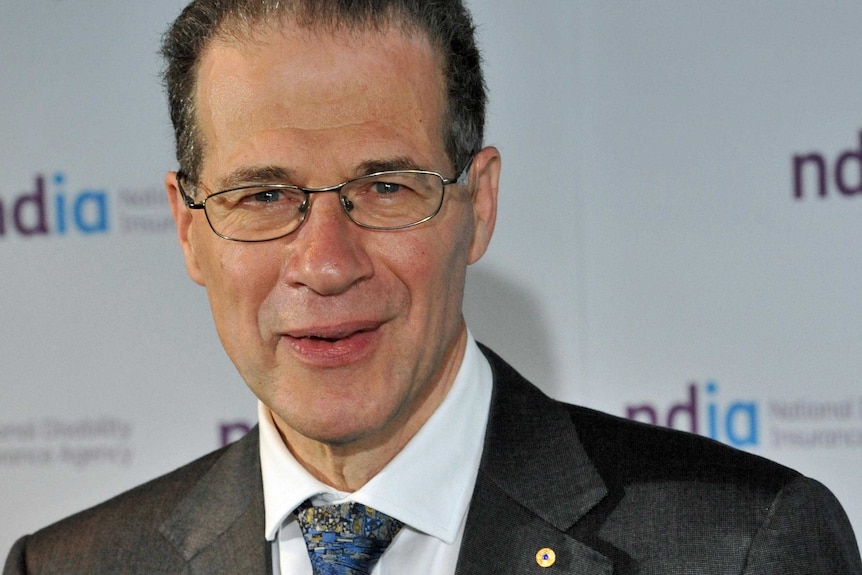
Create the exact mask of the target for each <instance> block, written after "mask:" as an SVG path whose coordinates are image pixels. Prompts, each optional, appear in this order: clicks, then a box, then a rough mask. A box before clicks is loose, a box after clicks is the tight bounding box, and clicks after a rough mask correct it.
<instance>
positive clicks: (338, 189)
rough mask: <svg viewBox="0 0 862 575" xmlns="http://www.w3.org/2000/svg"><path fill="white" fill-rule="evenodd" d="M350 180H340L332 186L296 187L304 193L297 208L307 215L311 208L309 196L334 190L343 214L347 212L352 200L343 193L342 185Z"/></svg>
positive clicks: (347, 183)
mask: <svg viewBox="0 0 862 575" xmlns="http://www.w3.org/2000/svg"><path fill="white" fill-rule="evenodd" d="M350 183H351V181H347V182H342V183H340V184H336V185H334V186H327V187H325V188H301V187H297V189H298V190H300V191H301V192H302V193H304V194H305V201H304V202H302V204H301V205H300V206H299V210H300V211H301V212H303V213H304V214H305V215H306V216H307V212H309V211H310V210H311V197H312V195H314V194H325V193H327V192H335V193H337V194H338V203H339V205H340V206H341V209H342V211H344V213H345V214H348V217H349V212H350V210H352V209H353V202H351V201H350V200H349V199H348V198H347V196H345V195H344V192H343V191H344V187H345V186H347V185H349V184H350Z"/></svg>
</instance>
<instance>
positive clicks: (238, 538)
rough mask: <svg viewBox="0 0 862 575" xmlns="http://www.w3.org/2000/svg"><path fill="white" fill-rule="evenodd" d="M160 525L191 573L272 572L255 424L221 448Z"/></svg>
mask: <svg viewBox="0 0 862 575" xmlns="http://www.w3.org/2000/svg"><path fill="white" fill-rule="evenodd" d="M161 531H162V534H163V535H164V536H165V537H166V538H167V539H168V540H169V541H170V542H171V543H172V544H173V545H174V547H176V549H177V550H178V551H179V553H180V554H181V555H182V557H183V558H184V559H185V560H186V561H187V562H188V569H189V570H188V573H190V574H195V573H200V574H207V575H210V574H212V573H261V574H263V573H271V572H272V571H271V569H270V563H271V560H272V553H271V551H270V549H269V545H268V543H267V542H266V541H265V540H264V538H263V532H264V505H263V483H262V481H261V476H260V449H259V440H258V433H257V427H255V428H254V429H253V430H252V431H251V432H249V433H248V434H247V435H246V436H245V437H243V438H242V439H241V440H239V441H238V442H237V443H235V444H233V445H231V446H230V447H228V448H227V449H225V450H224V452H223V453H222V456H221V457H219V458H218V459H217V460H216V462H215V464H214V465H213V466H212V468H211V469H210V470H209V471H208V472H207V473H206V474H205V475H204V476H203V477H202V478H201V480H200V481H198V482H197V483H196V484H195V485H194V487H193V488H192V489H191V491H190V492H189V494H188V495H187V496H186V497H185V499H183V501H182V502H181V503H180V505H179V506H178V507H177V508H176V509H175V510H174V512H173V514H172V515H171V516H170V517H169V518H168V519H167V521H165V523H164V524H163V525H162V526H161ZM184 572H185V571H184Z"/></svg>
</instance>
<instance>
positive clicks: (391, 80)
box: [196, 24, 446, 169]
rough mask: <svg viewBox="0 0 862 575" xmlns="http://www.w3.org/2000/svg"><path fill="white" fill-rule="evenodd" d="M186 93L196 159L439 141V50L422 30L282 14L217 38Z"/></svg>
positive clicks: (219, 160)
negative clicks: (308, 21)
mask: <svg viewBox="0 0 862 575" xmlns="http://www.w3.org/2000/svg"><path fill="white" fill-rule="evenodd" d="M196 100H197V109H198V114H197V115H198V120H199V128H200V130H201V135H202V136H203V141H204V168H205V169H206V167H207V165H208V164H211V163H212V162H211V160H214V161H215V162H216V165H217V166H218V167H219V168H226V167H227V166H226V165H225V164H237V163H242V162H245V163H249V162H252V161H254V162H257V163H260V162H270V163H278V162H277V161H276V160H277V158H272V157H270V158H264V157H260V156H267V155H269V156H277V155H278V154H279V151H282V152H283V151H285V150H286V149H287V148H291V153H292V154H294V156H296V155H299V156H301V155H302V154H308V155H310V154H316V155H320V154H321V153H325V154H334V155H336V156H338V155H339V154H342V155H348V154H350V153H355V152H356V148H361V147H362V146H367V147H369V148H370V149H374V148H375V146H383V147H384V148H385V147H391V148H393V149H391V150H381V152H382V153H383V154H384V155H386V154H397V155H399V156H405V155H406V156H410V155H411V154H412V153H413V152H411V150H409V149H408V150H404V149H403V148H405V147H406V148H411V147H412V148H415V149H416V150H414V152H417V153H419V154H420V155H421V154H423V153H424V154H425V155H434V154H436V153H437V152H439V151H440V150H442V149H443V142H442V132H443V130H442V122H443V118H444V116H445V104H446V98H445V82H444V81H443V72H442V65H441V63H440V59H439V57H438V55H437V53H436V51H435V50H434V49H433V48H432V46H431V44H430V42H429V41H428V39H427V37H426V36H425V35H424V34H422V33H420V32H414V31H411V30H410V29H405V28H402V27H386V28H381V29H379V30H378V29H371V30H346V29H338V30H323V29H320V30H318V29H309V28H301V27H297V26H295V25H292V24H285V25H279V26H277V27H276V26H266V27H263V28H258V29H255V30H253V31H251V32H249V33H246V34H243V35H234V36H230V37H221V38H218V39H216V40H213V41H212V42H211V44H210V45H209V46H208V47H207V49H206V50H205V52H204V54H203V55H202V58H201V63H200V68H199V73H198V85H197V90H196ZM395 148H402V149H400V150H398V149H395ZM255 154H257V157H256V158H253V157H251V156H254V155H255ZM244 156H246V157H245V158H244ZM373 159H374V158H373V157H363V158H361V160H360V161H368V160H373ZM422 160H424V161H430V160H432V158H417V161H422Z"/></svg>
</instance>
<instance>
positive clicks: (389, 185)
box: [371, 182, 403, 194]
mask: <svg viewBox="0 0 862 575" xmlns="http://www.w3.org/2000/svg"><path fill="white" fill-rule="evenodd" d="M402 187H403V186H402V185H401V184H396V183H394V182H374V183H373V184H372V186H371V189H373V190H374V191H375V192H377V193H378V194H394V193H396V192H400V191H401V189H402Z"/></svg>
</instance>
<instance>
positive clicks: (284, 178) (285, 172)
mask: <svg viewBox="0 0 862 575" xmlns="http://www.w3.org/2000/svg"><path fill="white" fill-rule="evenodd" d="M294 177H295V174H294V172H293V171H292V170H289V169H287V168H283V167H281V166H250V167H246V168H239V169H237V170H234V171H233V172H231V173H230V174H228V175H226V176H225V177H223V178H221V179H220V180H219V181H218V189H220V190H229V189H231V188H236V187H240V186H245V185H248V184H272V183H276V182H290V181H292V180H293V178H294Z"/></svg>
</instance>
